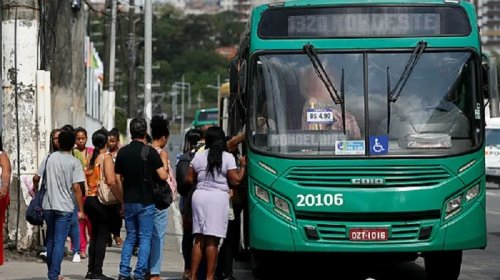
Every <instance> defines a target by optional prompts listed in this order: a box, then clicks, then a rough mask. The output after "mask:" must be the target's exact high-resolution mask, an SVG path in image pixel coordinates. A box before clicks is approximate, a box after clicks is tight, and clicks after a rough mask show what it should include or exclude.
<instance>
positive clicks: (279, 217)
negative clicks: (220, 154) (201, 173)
mask: <svg viewBox="0 0 500 280" xmlns="http://www.w3.org/2000/svg"><path fill="white" fill-rule="evenodd" d="M485 65H486V64H483V62H482V51H481V45H480V37H479V33H478V27H477V18H476V11H475V9H474V6H473V5H472V4H471V3H468V2H466V1H448V0H445V1H442V0H421V1H418V0H414V1H401V0H397V1H396V0H364V1H360V0H338V1H326V0H314V1H310V0H301V1H287V2H284V3H276V4H268V5H261V6H258V7H256V8H254V9H253V11H252V13H251V17H250V20H249V23H248V25H247V27H246V29H245V31H244V33H243V34H242V37H241V42H240V45H239V49H238V52H237V56H236V58H235V59H234V60H233V61H232V62H231V66H230V92H231V94H230V97H229V99H230V101H229V104H230V108H229V109H228V110H229V117H228V121H229V123H228V133H229V134H232V135H234V134H235V133H236V132H237V131H240V130H241V129H244V130H245V131H246V143H245V147H244V153H245V154H246V155H247V159H248V181H247V183H248V209H247V223H248V234H247V240H248V246H249V248H250V251H251V259H252V268H253V272H254V275H255V276H256V277H259V276H260V275H262V274H263V273H264V272H265V271H266V269H267V268H269V266H271V264H272V262H270V260H272V256H273V255H274V254H275V253H278V252H287V253H335V254H337V253H376V254H378V253H380V254H390V255H391V256H393V255H394V256H395V257H399V256H400V257H401V258H405V259H407V258H408V257H410V258H411V259H412V260H415V259H417V258H418V257H423V258H424V263H425V269H426V273H427V274H428V276H429V278H431V279H440V280H443V279H453V280H455V279H457V278H458V276H459V274H460V269H461V263H462V251H463V250H467V249H476V248H485V247H486V240H487V238H486V214H485V208H486V204H485V203H486V202H485V197H486V191H485V162H484V138H485V131H484V123H485V117H484V111H485V105H484V103H483V98H485V97H486V98H487V95H488V89H487V88H488V87H487V86H485V85H486V84H487V67H486V66H485Z"/></svg>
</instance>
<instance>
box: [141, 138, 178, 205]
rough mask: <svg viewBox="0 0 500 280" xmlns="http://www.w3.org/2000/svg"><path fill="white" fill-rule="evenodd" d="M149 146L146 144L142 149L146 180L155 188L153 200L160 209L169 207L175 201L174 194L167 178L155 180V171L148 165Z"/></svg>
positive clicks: (147, 183)
mask: <svg viewBox="0 0 500 280" xmlns="http://www.w3.org/2000/svg"><path fill="white" fill-rule="evenodd" d="M149 150H150V148H149V146H148V145H145V146H144V147H142V150H141V159H142V161H143V167H144V175H145V176H144V182H145V183H146V185H150V186H151V187H152V190H153V201H154V203H155V207H156V208H157V209H158V210H163V209H167V208H168V207H169V206H170V204H172V202H173V195H172V190H171V189H170V186H169V185H168V183H167V181H165V180H155V179H154V178H153V172H152V171H151V168H150V167H149V166H148V157H149Z"/></svg>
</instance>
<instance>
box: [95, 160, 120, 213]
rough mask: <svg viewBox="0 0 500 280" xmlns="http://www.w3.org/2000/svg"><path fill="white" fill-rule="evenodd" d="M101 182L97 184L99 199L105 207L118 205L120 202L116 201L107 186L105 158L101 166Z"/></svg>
mask: <svg viewBox="0 0 500 280" xmlns="http://www.w3.org/2000/svg"><path fill="white" fill-rule="evenodd" d="M99 170H100V174H99V182H97V199H99V202H100V203H101V204H103V205H113V204H118V203H119V201H118V199H116V197H115V195H114V194H113V192H112V191H111V189H110V188H109V186H108V184H106V179H105V178H104V157H103V158H102V160H101V163H100V165H99Z"/></svg>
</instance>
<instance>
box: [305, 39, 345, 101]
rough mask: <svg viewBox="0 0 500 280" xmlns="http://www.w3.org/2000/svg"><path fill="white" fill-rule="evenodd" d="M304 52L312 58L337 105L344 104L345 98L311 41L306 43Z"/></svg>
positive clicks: (315, 68) (314, 66)
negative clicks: (334, 84)
mask: <svg viewBox="0 0 500 280" xmlns="http://www.w3.org/2000/svg"><path fill="white" fill-rule="evenodd" d="M304 52H305V53H306V54H307V57H309V59H310V60H311V63H312V65H313V68H314V71H315V72H316V75H318V77H319V79H320V80H321V81H322V82H323V84H324V85H325V87H326V90H328V93H329V94H330V97H331V98H332V100H333V102H334V103H335V104H336V105H338V104H342V103H343V102H344V100H342V98H341V97H340V96H339V94H338V91H337V89H336V88H335V87H334V86H333V83H332V81H331V80H330V77H329V76H328V74H327V73H326V71H325V68H324V67H323V64H321V61H320V60H319V57H318V53H317V52H316V50H315V49H314V46H313V45H311V44H310V43H307V44H305V45H304Z"/></svg>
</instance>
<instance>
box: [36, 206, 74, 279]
mask: <svg viewBox="0 0 500 280" xmlns="http://www.w3.org/2000/svg"><path fill="white" fill-rule="evenodd" d="M43 215H44V217H45V223H46V224H47V244H46V245H47V268H48V270H49V272H48V274H47V277H48V278H49V280H57V279H58V276H59V275H60V274H61V263H62V260H63V257H64V243H65V241H66V237H67V236H68V233H69V228H70V226H71V223H72V222H73V218H74V216H73V215H74V213H73V212H62V211H57V210H45V211H43Z"/></svg>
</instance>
